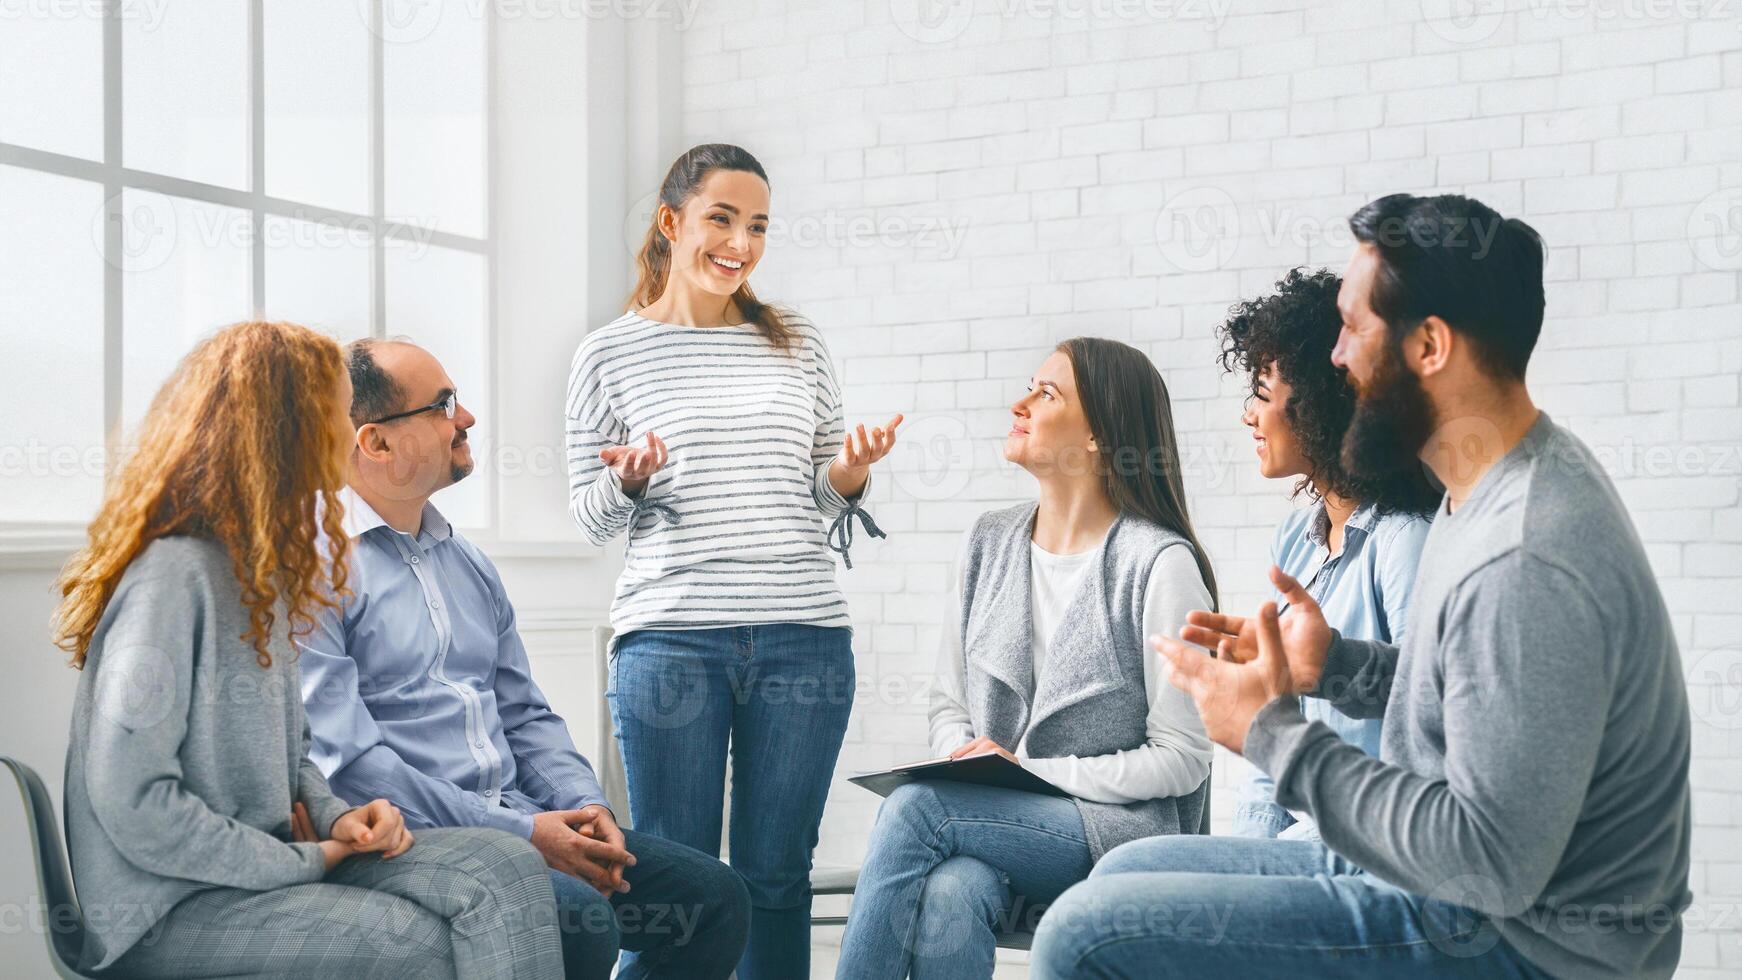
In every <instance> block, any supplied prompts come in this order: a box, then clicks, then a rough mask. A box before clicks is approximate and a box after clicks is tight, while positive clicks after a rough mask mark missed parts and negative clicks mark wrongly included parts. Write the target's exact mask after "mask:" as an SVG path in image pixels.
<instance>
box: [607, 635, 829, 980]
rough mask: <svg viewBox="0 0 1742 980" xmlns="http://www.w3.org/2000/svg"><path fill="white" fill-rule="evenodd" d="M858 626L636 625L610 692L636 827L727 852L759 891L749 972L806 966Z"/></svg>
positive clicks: (743, 975) (794, 972)
mask: <svg viewBox="0 0 1742 980" xmlns="http://www.w3.org/2000/svg"><path fill="white" fill-rule="evenodd" d="M852 638H853V633H852V631H851V630H850V629H848V628H846V627H824V626H807V625H801V624H794V623H778V624H770V625H762V626H731V627H723V628H720V629H701V630H653V629H648V630H634V631H632V632H629V633H626V634H624V635H623V636H622V637H620V638H619V639H618V640H617V646H616V653H615V655H614V656H613V657H612V659H611V681H610V690H609V692H608V693H607V697H608V698H609V700H610V702H611V717H612V719H613V720H614V721H615V722H616V726H617V740H618V744H619V745H620V746H621V747H622V750H623V765H624V768H625V769H626V770H627V772H628V776H629V808H630V811H631V813H632V816H633V821H634V825H635V829H637V830H639V831H641V832H643V833H650V834H655V835H657V836H660V837H663V838H665V839H666V840H671V841H677V842H678V843H680V844H685V845H687V846H689V847H693V848H695V849H696V850H698V851H701V852H702V853H704V854H708V855H718V854H719V853H720V820H721V812H722V810H723V809H724V804H725V781H726V753H727V751H728V749H729V750H730V751H731V753H732V840H731V861H732V867H733V869H735V870H736V871H737V872H738V873H739V874H740V875H742V876H743V878H744V883H745V885H746V886H747V887H748V889H749V892H750V938H749V942H748V944H747V945H746V946H745V948H744V955H743V957H742V959H740V961H739V963H738V977H739V980H789V978H792V977H806V976H809V975H810V917H811V885H810V871H811V852H812V851H814V850H815V849H816V845H817V825H818V824H820V823H821V822H822V818H823V803H824V801H825V800H826V799H827V798H828V792H829V782H830V781H831V780H832V779H833V778H834V772H835V759H836V757H837V756H839V755H840V751H841V739H842V738H843V737H844V736H845V735H846V732H847V716H848V714H849V713H850V712H851V711H852V708H853V682H854V675H853V646H852Z"/></svg>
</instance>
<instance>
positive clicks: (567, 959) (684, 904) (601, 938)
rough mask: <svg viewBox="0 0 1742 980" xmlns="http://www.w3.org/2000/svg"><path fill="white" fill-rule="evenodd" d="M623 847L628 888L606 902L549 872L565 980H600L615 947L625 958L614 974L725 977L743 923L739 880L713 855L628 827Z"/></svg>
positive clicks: (746, 923)
mask: <svg viewBox="0 0 1742 980" xmlns="http://www.w3.org/2000/svg"><path fill="white" fill-rule="evenodd" d="M623 844H624V847H626V848H627V849H628V851H629V853H630V854H633V855H635V864H634V865H633V866H631V867H629V868H627V869H625V870H624V872H623V880H624V881H626V882H628V884H629V890H628V891H627V892H622V893H619V894H617V895H613V896H612V897H611V898H609V899H607V898H606V897H605V896H603V895H601V894H599V892H598V890H597V889H595V888H594V887H593V886H592V885H589V884H587V883H586V882H584V881H582V880H580V879H579V878H573V877H570V876H569V875H566V874H563V873H562V872H561V871H552V872H551V873H550V883H551V886H552V887H553V888H555V890H556V908H557V926H558V928H559V930H560V932H561V934H562V943H563V974H564V975H565V976H566V977H568V980H593V978H597V980H605V978H607V977H609V976H610V975H611V967H612V966H614V965H616V962H617V954H618V951H619V949H623V950H630V951H632V952H634V953H636V954H638V955H635V956H632V957H629V958H628V959H627V961H626V962H625V964H624V969H623V972H622V973H620V974H619V977H620V978H623V980H629V978H639V977H672V978H684V980H689V978H696V980H710V978H712V980H725V978H726V977H729V976H731V975H732V968H733V967H734V966H736V965H737V964H738V956H739V954H740V953H742V952H743V950H744V939H745V936H746V934H747V933H748V931H749V928H750V896H749V895H747V894H745V891H744V882H742V881H740V880H739V878H738V875H737V874H736V873H735V872H733V871H732V869H731V868H728V867H726V866H725V865H723V864H721V863H720V861H719V859H718V858H711V857H708V856H707V855H705V854H701V853H698V852H697V851H695V850H694V849H692V848H688V847H684V846H683V845H682V844H674V843H672V842H671V841H668V840H661V839H660V838H658V837H653V836H651V835H648V834H643V833H639V832H637V831H634V830H625V831H624V832H623Z"/></svg>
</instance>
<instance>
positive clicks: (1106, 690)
mask: <svg viewBox="0 0 1742 980" xmlns="http://www.w3.org/2000/svg"><path fill="white" fill-rule="evenodd" d="M1038 507H1039V505H1038V504H1035V503H1026V504H1019V505H1017V506H1015V507H1009V508H1006V509H1004V510H995V511H991V512H990V513H987V514H983V515H981V517H980V519H979V520H978V521H977V522H976V523H975V525H974V529H973V531H972V532H971V533H970V535H969V539H968V549H967V556H966V559H965V565H964V567H963V570H962V579H963V580H962V608H961V610H960V618H959V622H960V624H961V630H962V656H963V658H964V664H963V666H964V670H963V672H962V676H963V687H964V691H965V694H966V700H967V709H968V715H969V718H970V720H971V721H972V723H973V726H974V733H975V734H976V735H981V736H984V737H986V738H990V739H992V740H993V741H995V742H997V743H998V744H999V745H1002V746H1005V747H1006V748H1009V749H1011V750H1012V751H1014V750H1015V748H1016V747H1017V746H1018V745H1019V744H1021V743H1022V740H1023V738H1024V737H1025V736H1026V737H1027V739H1028V744H1027V753H1028V755H1030V756H1032V757H1034V758H1038V759H1047V758H1057V757H1060V756H1067V755H1075V756H1097V755H1108V754H1110V753H1114V752H1120V751H1124V750H1126V749H1133V748H1137V747H1138V746H1140V745H1143V744H1144V743H1145V742H1147V741H1148V730H1147V725H1146V722H1147V720H1148V717H1149V698H1148V693H1147V692H1146V691H1145V689H1144V686H1143V658H1144V656H1146V655H1147V654H1146V649H1147V648H1146V645H1145V641H1144V635H1143V609H1144V595H1145V591H1146V589H1147V588H1148V585H1149V575H1150V572H1151V571H1152V570H1153V569H1154V568H1155V561H1156V558H1157V557H1159V556H1160V555H1161V553H1162V551H1163V550H1165V549H1167V548H1171V547H1176V546H1183V547H1188V548H1189V547H1191V545H1190V544H1189V543H1188V542H1187V541H1186V540H1185V538H1183V537H1181V536H1180V535H1179V534H1177V533H1175V532H1173V531H1170V530H1168V529H1166V528H1164V527H1161V526H1160V525H1158V524H1155V523H1154V522H1152V521H1149V520H1146V519H1144V518H1142V517H1139V516H1137V515H1134V514H1121V515H1120V516H1119V517H1117V518H1115V519H1114V521H1113V526H1112V527H1111V528H1110V529H1109V530H1108V531H1107V539H1106V541H1105V542H1103V543H1102V545H1101V547H1100V550H1099V551H1098V552H1097V558H1096V560H1095V562H1094V563H1093V564H1092V565H1091V567H1090V568H1089V569H1088V570H1087V571H1086V572H1085V574H1084V576H1083V584H1082V585H1081V586H1080V588H1079V589H1078V591H1077V594H1076V595H1075V596H1074V597H1073V598H1072V599H1071V601H1070V604H1069V605H1068V606H1067V607H1066V609H1065V613H1064V616H1063V618H1062V619H1061V620H1060V622H1059V625H1058V631H1057V633H1056V634H1055V635H1054V636H1053V637H1051V642H1050V644H1049V646H1048V648H1047V657H1046V669H1045V670H1044V671H1043V672H1042V676H1041V678H1040V681H1039V683H1038V684H1037V683H1036V682H1035V677H1034V657H1033V646H1032V643H1033V627H1034V619H1033V606H1032V604H1031V599H1030V585H1031V583H1030V581H1029V578H1030V576H1029V569H1030V564H1029V563H1030V554H1029V548H1030V545H1031V541H1032V535H1033V528H1034V515H1035V512H1036V510H1037V509H1038ZM1208 793H1209V780H1207V779H1206V780H1205V781H1204V783H1203V784H1201V785H1199V786H1198V788H1197V789H1195V790H1193V791H1192V792H1190V793H1188V794H1186V795H1184V796H1174V797H1166V798H1162V799H1155V800H1142V801H1139V802H1136V803H1127V804H1115V803H1092V802H1090V801H1088V800H1081V799H1079V800H1076V801H1075V802H1076V805H1077V809H1078V811H1080V812H1081V813H1082V816H1083V829H1084V831H1085V832H1086V833H1087V836H1088V843H1089V851H1090V854H1091V856H1092V857H1093V858H1094V859H1095V860H1097V861H1099V860H1100V859H1101V855H1103V854H1105V853H1106V852H1108V851H1110V850H1112V849H1113V848H1115V847H1118V846H1119V845H1120V844H1123V843H1125V842H1127V841H1131V840H1136V839H1137V838H1140V837H1152V836H1155V835H1157V834H1178V833H1198V832H1199V830H1200V819H1201V817H1202V815H1203V812H1204V805H1205V802H1206V800H1207V796H1208Z"/></svg>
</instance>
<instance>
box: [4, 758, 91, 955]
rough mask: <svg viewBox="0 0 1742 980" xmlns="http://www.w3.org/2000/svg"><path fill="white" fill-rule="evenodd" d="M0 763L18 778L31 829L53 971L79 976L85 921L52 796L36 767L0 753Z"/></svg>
mask: <svg viewBox="0 0 1742 980" xmlns="http://www.w3.org/2000/svg"><path fill="white" fill-rule="evenodd" d="M0 765H4V766H5V767H6V768H7V769H10V770H12V776H13V778H14V779H16V780H18V791H19V793H20V794H22V795H23V797H24V823H25V826H26V827H27V828H28V829H29V831H30V849H31V852H32V854H33V855H34V856H35V858H36V883H37V887H38V888H40V889H41V900H42V904H43V906H44V907H45V913H46V914H45V916H44V919H43V925H44V927H45V928H46V931H47V940H48V953H49V957H50V959H51V960H52V961H53V963H54V968H55V972H57V973H59V974H60V975H61V976H63V977H78V976H80V974H79V973H78V972H77V969H76V966H75V964H77V963H78V961H79V953H80V951H81V950H82V949H83V948H84V944H85V920H84V916H83V914H82V913H80V911H79V900H78V897H77V896H76V895H75V894H74V892H73V876H72V871H71V870H70V869H69V868H68V867H67V857H66V851H65V850H64V849H62V847H61V839H60V827H59V825H58V823H57V820H56V817H55V814H54V799H53V798H52V797H50V796H49V794H48V787H46V786H44V785H43V784H42V777H41V776H38V775H37V774H36V770H34V769H32V768H30V767H29V766H27V765H25V764H24V763H22V762H19V761H18V760H17V759H10V758H7V757H5V756H0Z"/></svg>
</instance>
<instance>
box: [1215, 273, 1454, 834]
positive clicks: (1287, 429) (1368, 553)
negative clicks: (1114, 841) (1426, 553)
mask: <svg viewBox="0 0 1742 980" xmlns="http://www.w3.org/2000/svg"><path fill="white" fill-rule="evenodd" d="M1340 285H1341V282H1340V280H1339V279H1338V277H1337V276H1336V275H1334V274H1333V273H1331V272H1328V271H1324V270H1320V271H1318V272H1304V271H1302V270H1300V269H1294V270H1292V271H1290V272H1289V273H1288V274H1287V275H1286V276H1284V277H1283V278H1282V279H1281V280H1279V281H1278V282H1277V284H1276V292H1275V293H1274V294H1271V295H1268V296H1263V297H1260V298H1258V299H1255V300H1251V301H1249V302H1244V303H1240V304H1237V305H1236V306H1235V307H1234V308H1233V309H1232V310H1231V311H1230V315H1229V317H1228V319H1227V321H1226V322H1225V323H1223V324H1222V327H1221V335H1222V367H1223V368H1224V369H1225V370H1229V371H1243V372H1245V374H1246V375H1247V378H1248V380H1249V382H1250V384H1251V389H1252V393H1251V396H1250V397H1249V398H1248V399H1247V402H1246V410H1245V413H1244V414H1243V415H1242V416H1241V421H1242V422H1243V423H1245V424H1246V426H1247V427H1248V428H1250V429H1251V430H1252V438H1253V439H1254V440H1255V441H1256V443H1257V446H1256V447H1255V449H1256V452H1257V454H1258V470H1259V472H1260V473H1261V474H1263V475H1264V476H1265V477H1266V478H1267V479H1273V480H1275V479H1283V478H1287V477H1299V478H1300V479H1299V482H1298V483H1296V484H1295V488H1294V492H1295V494H1296V495H1297V496H1298V495H1301V494H1305V495H1307V496H1308V497H1309V498H1310V499H1311V501H1312V506H1310V507H1305V508H1302V509H1300V510H1296V511H1295V512H1294V513H1293V514H1291V515H1289V517H1288V518H1287V519H1286V520H1284V521H1283V522H1282V524H1281V526H1279V527H1278V528H1277V529H1276V537H1275V540H1274V541H1273V542H1272V545H1271V554H1270V558H1271V563H1272V564H1274V565H1276V566H1278V567H1280V568H1281V569H1282V570H1283V571H1285V572H1287V573H1288V574H1289V575H1291V576H1293V577H1294V578H1295V579H1297V580H1299V581H1300V582H1301V584H1302V585H1304V586H1305V587H1306V589H1307V591H1309V592H1310V593H1312V595H1313V598H1314V599H1316V600H1317V601H1318V604H1319V606H1320V607H1321V608H1323V609H1324V612H1325V618H1326V619H1327V620H1328V621H1329V622H1330V624H1331V625H1332V626H1333V627H1335V628H1337V629H1338V630H1340V631H1342V633H1343V635H1345V636H1348V637H1351V638H1354V639H1362V640H1382V641H1384V642H1386V643H1401V642H1402V641H1403V633H1404V628H1405V626H1406V618H1407V610H1408V609H1409V597H1410V591H1411V589H1412V587H1413V586H1414V584H1415V568H1416V563H1417V561H1418V560H1419V559H1420V557H1421V548H1422V543H1423V542H1424V541H1425V540H1426V539H1427V532H1428V521H1429V519H1430V515H1431V514H1432V513H1433V510H1434V508H1435V506H1436V505H1437V504H1438V503H1439V499H1440V493H1439V491H1438V490H1437V489H1435V488H1434V486H1433V485H1432V484H1431V483H1429V482H1428V480H1427V477H1426V476H1425V475H1424V474H1423V471H1422V467H1421V466H1420V464H1419V463H1417V462H1416V460H1414V459H1400V460H1398V465H1397V468H1396V469H1395V470H1392V471H1390V472H1388V473H1385V474H1384V475H1383V476H1381V477H1378V478H1373V479H1362V478H1357V477H1356V476H1355V475H1354V474H1352V473H1351V472H1350V471H1349V470H1348V469H1347V468H1346V467H1345V466H1344V464H1343V457H1342V445H1343V434H1344V432H1345V431H1347V429H1348V427H1349V420H1350V419H1351V418H1352V417H1353V415H1354V412H1355V392H1354V390H1353V389H1352V388H1350V387H1349V382H1348V381H1347V379H1346V377H1345V376H1344V374H1343V372H1342V371H1341V370H1339V369H1338V368H1337V367H1336V366H1335V365H1334V364H1332V363H1331V349H1332V347H1334V346H1335V345H1336V342H1337V333H1338V331H1339V330H1340V329H1341V327H1342V314H1341V313H1340V312H1339V311H1338V309H1337V289H1338V287H1339V286H1340ZM1276 598H1277V601H1278V602H1279V603H1281V601H1282V599H1281V597H1280V596H1277V597H1276ZM1302 710H1303V711H1304V712H1305V713H1306V716H1307V717H1308V718H1309V719H1313V720H1316V721H1322V722H1324V723H1325V724H1327V725H1329V726H1330V727H1331V728H1332V729H1333V730H1335V731H1336V732H1337V734H1338V735H1340V736H1342V738H1343V739H1344V740H1345V741H1348V742H1350V743H1352V744H1354V745H1357V746H1359V747H1360V748H1361V749H1362V750H1363V751H1365V752H1366V753H1367V754H1368V755H1377V754H1378V751H1379V727H1380V721H1379V719H1376V718H1375V719H1369V720H1360V719H1354V718H1349V717H1347V716H1346V715H1343V714H1342V713H1341V712H1339V711H1337V710H1336V709H1334V708H1331V707H1329V702H1327V701H1323V700H1320V699H1318V698H1305V699H1303V701H1302ZM1239 798H1240V802H1239V806H1238V808H1237V809H1236V810H1235V813H1234V833H1235V834H1236V835H1238V836H1243V837H1285V838H1299V839H1308V840H1314V839H1317V837H1318V831H1317V828H1316V827H1314V826H1313V823H1312V821H1311V820H1310V819H1309V818H1307V817H1306V816H1305V815H1303V814H1299V813H1293V812H1290V811H1289V810H1286V809H1284V808H1283V807H1281V806H1279V805H1278V804H1277V803H1276V786H1275V784H1274V783H1272V782H1271V780H1270V778H1269V777H1268V776H1266V775H1264V774H1263V773H1261V772H1259V771H1257V770H1256V769H1254V770H1252V772H1251V774H1250V775H1249V776H1248V778H1247V780H1246V782H1245V783H1243V784H1242V785H1241V788H1240V794H1239Z"/></svg>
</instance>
